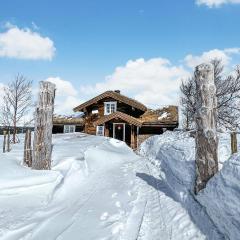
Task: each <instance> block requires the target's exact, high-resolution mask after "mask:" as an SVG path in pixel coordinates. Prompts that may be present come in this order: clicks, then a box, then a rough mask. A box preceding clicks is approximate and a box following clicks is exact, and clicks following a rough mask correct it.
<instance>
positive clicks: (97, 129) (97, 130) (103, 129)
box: [96, 126, 105, 136]
mask: <svg viewBox="0 0 240 240" xmlns="http://www.w3.org/2000/svg"><path fill="white" fill-rule="evenodd" d="M99 127H101V128H102V134H99V133H98V132H99ZM104 133H105V127H104V126H97V128H96V136H104Z"/></svg>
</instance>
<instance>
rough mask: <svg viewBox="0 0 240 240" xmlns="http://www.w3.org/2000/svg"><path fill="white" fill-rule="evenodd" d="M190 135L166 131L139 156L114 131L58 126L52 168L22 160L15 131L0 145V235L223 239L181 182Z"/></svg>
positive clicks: (187, 181) (124, 239) (184, 180)
mask: <svg viewBox="0 0 240 240" xmlns="http://www.w3.org/2000/svg"><path fill="white" fill-rule="evenodd" d="M171 134H172V135H171ZM183 139H185V140H183ZM1 140H2V139H1V137H0V147H2V146H1V143H2V141H1ZM173 141H174V142H173ZM188 141H189V142H188ZM191 141H192V140H191V139H190V138H189V137H188V136H185V135H184V134H183V135H182V134H180V133H169V132H167V133H165V134H164V135H161V136H157V137H153V138H150V139H148V140H147V141H146V142H145V143H144V144H143V145H142V148H141V151H140V152H141V154H142V155H145V157H141V156H139V155H136V154H135V153H134V152H133V151H132V150H131V149H130V148H129V147H127V146H126V145H125V143H123V142H121V141H117V140H115V139H110V138H104V137H97V136H89V135H85V134H81V133H76V134H59V135H54V138H53V144H54V147H53V168H52V170H51V171H35V170H31V169H29V168H27V167H24V166H22V165H21V162H22V156H23V152H22V150H23V139H22V136H21V143H20V144H17V145H15V146H13V150H12V151H11V152H10V153H5V154H3V153H0V239H4V240H5V239H6V240H15V239H16V240H19V239H24V240H28V239H34V240H35V239H41V240H42V239H44V240H45V239H46V240H48V239H49V240H53V239H61V240H62V239H66V240H67V239H71V240H74V239H78V240H79V239H81V240H110V239H111V240H115V239H120V240H137V239H138V240H158V239H164V240H165V239H166V240H167V239H174V240H178V239H181V240H183V239H184V240H188V239H189V240H190V239H211V240H212V239H222V236H221V234H219V233H218V231H217V229H216V227H215V226H214V224H213V223H212V221H211V220H210V219H209V216H208V214H207V213H206V212H205V211H204V210H203V209H202V207H201V206H200V205H199V204H198V203H197V202H196V201H195V200H194V199H193V197H191V195H190V193H189V191H188V188H187V187H185V186H190V185H191V179H192V176H191V174H190V172H189V173H188V171H192V164H191V163H190V162H191V159H192V155H191V154H192V150H191V149H190V150H189V146H190V148H191V144H190V142H191ZM173 143H174V144H173ZM175 143H176V144H175ZM170 146H172V148H171V147H170ZM168 151H169V153H168ZM185 151H186V153H185ZM182 154H185V155H184V156H182ZM184 158H186V159H188V160H187V161H186V159H185V160H184ZM149 160H150V161H149ZM169 163H170V164H169ZM183 174H185V177H182V175H183ZM183 183H184V184H183ZM188 205H189V206H188Z"/></svg>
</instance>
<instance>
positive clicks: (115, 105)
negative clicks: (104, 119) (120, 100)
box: [104, 102, 117, 115]
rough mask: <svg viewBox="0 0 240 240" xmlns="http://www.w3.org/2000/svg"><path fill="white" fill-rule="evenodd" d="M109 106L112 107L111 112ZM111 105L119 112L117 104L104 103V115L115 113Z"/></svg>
mask: <svg viewBox="0 0 240 240" xmlns="http://www.w3.org/2000/svg"><path fill="white" fill-rule="evenodd" d="M107 105H110V112H107ZM111 105H114V107H115V111H114V112H116V111H117V102H104V115H110V114H112V113H113V112H111Z"/></svg>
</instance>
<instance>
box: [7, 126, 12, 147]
mask: <svg viewBox="0 0 240 240" xmlns="http://www.w3.org/2000/svg"><path fill="white" fill-rule="evenodd" d="M10 137H11V136H10V129H9V130H8V135H7V152H10V150H11V149H10Z"/></svg>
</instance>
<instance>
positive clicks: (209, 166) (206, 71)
mask: <svg viewBox="0 0 240 240" xmlns="http://www.w3.org/2000/svg"><path fill="white" fill-rule="evenodd" d="M195 79H196V90H197V94H196V99H197V102H196V116H195V121H196V130H197V131H196V138H195V141H196V183H195V193H198V192H199V191H200V190H201V189H203V188H205V186H206V184H207V182H208V180H209V179H210V178H211V177H212V176H214V174H215V173H216V172H217V171H218V155H217V150H218V138H217V132H216V107H217V98H216V87H215V83H214V70H213V66H212V65H211V64H201V65H199V66H197V67H196V70H195Z"/></svg>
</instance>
